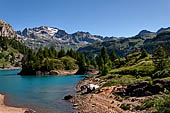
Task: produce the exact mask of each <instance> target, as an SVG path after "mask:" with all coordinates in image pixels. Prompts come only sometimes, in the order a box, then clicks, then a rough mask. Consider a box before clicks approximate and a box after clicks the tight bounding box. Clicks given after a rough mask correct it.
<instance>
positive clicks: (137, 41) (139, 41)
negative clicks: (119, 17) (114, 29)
mask: <svg viewBox="0 0 170 113" xmlns="http://www.w3.org/2000/svg"><path fill="white" fill-rule="evenodd" d="M169 30H170V29H169V28H167V29H163V28H162V29H160V30H158V31H157V32H156V33H154V32H150V31H146V30H143V31H141V32H140V33H139V34H138V35H136V36H134V37H130V38H123V39H122V38H119V39H117V40H109V41H104V42H97V43H94V44H92V45H87V46H85V47H81V48H79V49H78V51H79V52H80V53H84V54H85V55H87V56H89V57H91V58H93V57H92V56H96V55H97V54H99V53H100V49H101V48H102V47H103V46H104V47H107V49H108V52H109V51H110V50H111V49H112V48H113V49H114V50H115V52H116V54H117V55H118V56H120V57H124V56H126V55H128V54H130V53H133V52H135V51H136V49H137V48H140V49H143V48H144V49H146V50H147V51H148V52H149V53H153V51H154V50H155V48H157V47H158V46H165V47H167V48H169V47H170V46H169V44H170V43H169V40H170V38H169V37H170V34H169Z"/></svg>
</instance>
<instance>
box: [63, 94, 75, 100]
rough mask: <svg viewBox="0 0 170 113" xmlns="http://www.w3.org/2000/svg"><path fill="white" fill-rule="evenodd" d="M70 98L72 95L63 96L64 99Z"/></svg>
mask: <svg viewBox="0 0 170 113" xmlns="http://www.w3.org/2000/svg"><path fill="white" fill-rule="evenodd" d="M71 98H73V96H71V95H67V96H65V97H64V100H69V99H71Z"/></svg>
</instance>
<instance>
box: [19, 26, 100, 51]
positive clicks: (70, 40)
mask: <svg viewBox="0 0 170 113" xmlns="http://www.w3.org/2000/svg"><path fill="white" fill-rule="evenodd" d="M16 33H17V36H18V37H19V39H20V40H22V41H23V43H25V44H26V45H27V46H29V47H31V48H34V49H37V48H40V47H45V46H51V45H53V46H56V48H70V47H71V48H74V49H76V48H78V47H81V46H84V45H87V44H92V43H94V42H102V41H103V37H102V36H96V35H91V34H90V33H89V32H76V33H73V34H68V33H66V32H65V31H64V30H60V29H58V28H54V27H47V26H41V27H36V28H32V29H31V28H29V29H27V28H25V29H24V30H23V31H17V32H16Z"/></svg>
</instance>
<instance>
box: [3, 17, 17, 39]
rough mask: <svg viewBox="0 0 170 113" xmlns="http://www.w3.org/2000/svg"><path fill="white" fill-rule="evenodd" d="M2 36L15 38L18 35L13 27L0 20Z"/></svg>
mask: <svg viewBox="0 0 170 113" xmlns="http://www.w3.org/2000/svg"><path fill="white" fill-rule="evenodd" d="M0 36H3V37H8V38H14V37H16V33H15V31H14V29H13V28H12V26H11V25H9V24H8V23H6V22H5V21H3V20H0Z"/></svg>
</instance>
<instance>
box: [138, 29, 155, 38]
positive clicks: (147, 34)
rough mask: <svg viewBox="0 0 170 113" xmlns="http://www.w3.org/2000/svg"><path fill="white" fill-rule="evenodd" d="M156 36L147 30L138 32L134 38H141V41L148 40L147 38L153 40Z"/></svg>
mask: <svg viewBox="0 0 170 113" xmlns="http://www.w3.org/2000/svg"><path fill="white" fill-rule="evenodd" d="M155 36H156V33H154V32H151V31H148V30H142V31H140V32H139V34H138V35H136V37H141V38H143V39H149V38H153V37H155Z"/></svg>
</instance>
